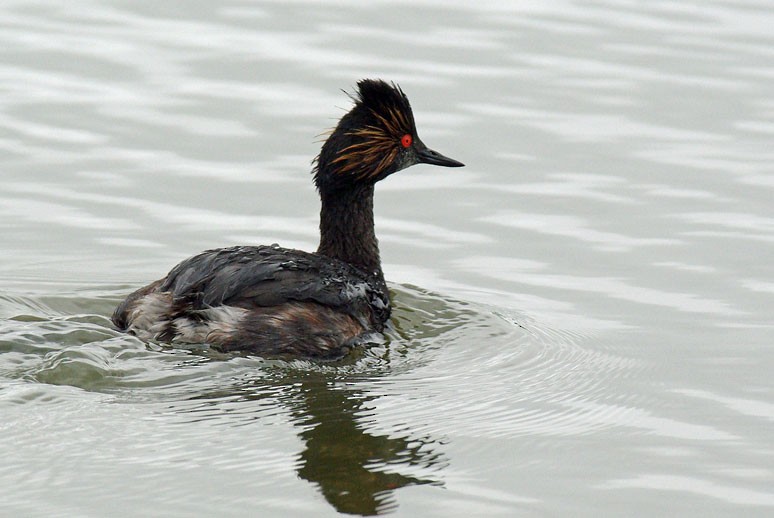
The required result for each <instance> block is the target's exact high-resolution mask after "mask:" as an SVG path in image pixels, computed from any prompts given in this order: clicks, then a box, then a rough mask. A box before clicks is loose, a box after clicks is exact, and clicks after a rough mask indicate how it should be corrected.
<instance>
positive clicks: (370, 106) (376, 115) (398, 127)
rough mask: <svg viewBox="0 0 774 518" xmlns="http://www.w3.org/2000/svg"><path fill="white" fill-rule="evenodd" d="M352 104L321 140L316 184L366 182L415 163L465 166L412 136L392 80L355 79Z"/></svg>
mask: <svg viewBox="0 0 774 518" xmlns="http://www.w3.org/2000/svg"><path fill="white" fill-rule="evenodd" d="M357 86H358V91H357V92H356V93H355V94H354V95H351V96H350V97H351V98H352V100H353V101H354V103H355V105H354V106H353V107H352V109H351V110H350V111H349V112H347V114H346V115H344V116H343V117H342V118H341V120H340V121H339V123H338V125H337V126H336V128H335V129H334V130H333V132H332V133H331V134H330V136H329V137H328V138H327V140H326V141H325V143H324V144H323V147H322V150H321V151H320V154H319V155H318V156H317V159H316V163H315V167H314V171H313V172H314V178H315V183H316V184H317V188H318V189H319V190H320V191H323V190H334V191H335V190H337V189H339V188H343V187H347V186H354V185H362V184H366V185H367V184H370V185H373V184H374V183H375V182H378V181H379V180H381V179H383V178H386V177H387V176H389V175H391V174H392V173H395V172H397V171H400V170H401V169H405V168H406V167H409V166H412V165H414V164H432V165H440V166H445V167H461V166H463V165H464V164H462V163H461V162H458V161H456V160H454V159H451V158H448V157H445V156H443V155H442V154H440V153H438V152H436V151H433V150H432V149H429V148H428V147H427V146H426V145H425V144H424V143H423V142H422V141H421V140H420V139H419V135H417V128H416V125H415V124H414V114H413V113H412V111H411V105H410V104H409V100H408V98H407V97H406V95H405V94H404V93H403V91H402V90H401V89H400V87H398V86H397V85H395V84H388V83H386V82H384V81H382V80H378V79H363V80H362V81H359V82H358V84H357Z"/></svg>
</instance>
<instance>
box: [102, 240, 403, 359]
mask: <svg viewBox="0 0 774 518" xmlns="http://www.w3.org/2000/svg"><path fill="white" fill-rule="evenodd" d="M389 314H390V305H389V299H388V294H387V289H386V286H385V284H384V281H383V279H382V278H381V276H375V275H369V274H367V273H365V272H362V271H360V270H358V269H357V268H354V267H353V266H351V265H349V264H347V263H345V262H342V261H338V260H335V259H331V258H328V257H325V256H322V255H319V254H312V253H308V252H303V251H300V250H291V249H286V248H281V247H279V246H276V245H272V246H256V247H232V248H221V249H216V250H208V251H206V252H202V253H201V254H198V255H196V256H194V257H191V258H189V259H186V260H185V261H183V262H181V263H180V264H178V265H177V266H176V267H175V268H173V269H172V271H170V272H169V274H168V275H167V276H166V277H164V278H163V279H160V280H158V281H156V282H154V283H151V284H150V285H148V286H145V287H144V288H141V289H139V290H137V291H136V292H134V293H133V294H131V295H130V296H129V297H127V299H126V300H125V301H124V302H123V303H122V304H121V305H119V306H118V308H117V309H116V311H115V313H114V314H113V322H114V323H115V325H116V326H117V327H118V328H119V329H122V330H126V331H129V332H131V333H133V334H136V335H137V336H139V337H140V338H143V339H155V340H161V341H182V342H191V343H201V342H206V343H209V344H211V345H214V346H216V347H217V348H219V349H221V350H226V351H231V350H245V351H250V352H255V353H258V354H290V355H305V356H331V355H339V354H342V353H344V352H346V349H347V348H348V347H349V346H351V345H352V344H353V343H355V342H356V341H358V339H359V338H361V337H362V336H363V335H365V334H368V333H371V332H379V331H381V330H382V329H383V325H384V322H385V321H386V320H387V319H388V318H389Z"/></svg>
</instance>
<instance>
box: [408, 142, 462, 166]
mask: <svg viewBox="0 0 774 518" xmlns="http://www.w3.org/2000/svg"><path fill="white" fill-rule="evenodd" d="M417 157H419V163H420V164H431V165H442V166H444V167H462V166H464V165H465V164H463V163H462V162H458V161H456V160H454V159H453V158H449V157H447V156H443V155H442V154H441V153H439V152H438V151H433V150H432V149H430V148H429V147H426V146H425V145H424V144H423V145H422V147H421V148H420V149H418V150H417Z"/></svg>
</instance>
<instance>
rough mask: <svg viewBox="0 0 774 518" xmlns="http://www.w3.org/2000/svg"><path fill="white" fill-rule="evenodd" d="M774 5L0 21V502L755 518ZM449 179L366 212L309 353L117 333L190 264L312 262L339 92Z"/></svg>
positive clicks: (304, 11) (108, 14) (769, 307)
mask: <svg viewBox="0 0 774 518" xmlns="http://www.w3.org/2000/svg"><path fill="white" fill-rule="evenodd" d="M773 26H774V8H773V7H772V6H771V5H770V2H763V1H761V2H756V1H740V2H733V3H727V2H704V3H698V4H697V3H685V2H669V1H667V2H653V3H647V4H646V3H636V2H605V1H602V2H593V3H577V2H560V3H543V2H532V3H530V2H484V3H477V4H475V6H474V4H473V3H470V2H440V3H439V2H429V1H425V2H423V1H419V2H412V3H400V2H368V3H362V2H346V1H343V2H336V3H328V4H325V5H320V4H318V3H314V2H303V1H299V2H240V1H225V2H216V3H214V2H186V3H182V2H181V3H170V2H148V1H133V2H121V1H95V2H88V1H85V0H76V1H74V2H69V3H68V4H67V5H66V6H65V5H64V4H62V3H61V2H53V1H49V2H47V1H45V0H44V1H41V2H34V3H31V2H26V1H25V2H22V1H14V0H6V1H4V2H3V3H2V5H0V235H2V236H3V243H4V246H3V247H1V249H0V319H1V320H0V412H1V413H2V420H0V431H1V432H2V437H3V441H2V446H0V457H2V459H3V462H2V463H0V511H1V512H0V514H3V515H6V514H7V515H19V516H86V515H93V516H101V515H108V514H110V515H113V514H116V512H118V513H119V514H122V515H127V516H148V515H157V516H245V515H262V516H271V515H282V516H291V515H294V516H309V515H312V514H314V515H335V514H337V513H349V514H356V515H358V514H360V515H370V514H377V513H396V514H398V515H405V516H490V515H506V516H513V515H522V514H524V515H530V516H532V515H536V516H546V515H556V516H565V515H573V516H577V515H585V516H600V515H643V516H654V515H681V516H691V515H693V516H696V515H701V516H704V515H707V514H711V515H719V514H720V515H729V516H753V515H760V516H768V515H771V514H772V513H774V490H772V487H774V381H773V380H774V377H772V374H771V373H772V372H774V342H773V340H772V330H773V329H774V319H773V317H772V315H774V266H773V265H774V203H773V202H772V200H774V168H773V167H772V164H773V163H774V147H773V146H772V141H774V87H772V84H774V33H773V32H772V30H771V27H773ZM362 77H382V78H385V79H390V80H394V81H397V82H399V83H400V84H401V86H402V87H403V89H404V90H405V91H406V92H407V94H408V95H409V97H410V98H411V100H412V104H413V106H414V109H415V116H416V119H417V123H418V127H419V131H420V133H421V135H422V138H423V140H424V141H425V142H427V143H428V144H429V145H431V146H432V147H434V148H436V149H438V150H439V151H440V152H442V153H444V154H448V155H449V156H452V157H454V158H457V159H459V160H461V161H463V162H465V163H466V164H467V167H466V168H464V169H456V170H441V169H432V168H428V167H423V166H418V167H415V168H412V169H409V170H407V171H404V172H401V173H400V174H398V175H395V176H394V177H391V178H390V179H388V180H386V181H385V182H382V183H381V184H380V185H379V188H378V189H377V191H378V192H377V199H376V205H377V207H376V212H377V233H378V236H379V238H380V244H381V249H382V257H383V260H384V269H385V273H386V276H387V277H388V279H389V280H390V281H391V290H392V294H393V298H394V304H395V315H394V319H393V325H392V327H391V329H390V330H389V332H388V333H387V334H386V335H385V337H384V339H383V340H382V341H380V342H379V343H377V344H375V345H374V346H373V347H371V348H369V349H368V350H365V351H358V352H357V353H356V354H353V355H352V356H350V357H348V358H346V359H344V360H341V361H338V362H333V363H315V362H309V361H301V360H298V361H279V360H264V359H261V358H256V357H249V356H247V357H244V356H237V357H234V356H224V355H219V354H217V353H214V352H212V351H209V350H207V349H206V348H199V349H196V348H193V349H173V348H169V347H163V346H160V345H157V344H145V343H142V342H140V341H139V340H136V339H134V338H132V337H127V336H125V335H122V334H120V333H118V332H116V331H114V330H113V329H112V328H111V326H110V323H109V315H110V314H111V312H112V310H113V308H114V307H115V305H116V304H117V303H118V302H119V301H120V300H121V299H122V297H123V296H125V295H126V294H127V293H129V292H130V291H132V290H133V289H136V288H137V287H138V286H140V285H143V284H145V283H147V282H149V281H151V280H154V279H156V278H158V277H160V276H161V275H163V274H164V273H166V271H168V269H169V268H170V267H171V266H173V265H174V264H175V263H176V262H178V261H180V260H181V259H183V258H185V257H187V256H189V255H192V254H193V253H196V252H198V251H200V250H203V249H206V248H212V247H217V246H227V245H232V244H237V243H241V244H246V243H273V242H280V243H281V244H283V245H285V246H290V247H299V248H305V249H314V248H315V246H316V241H317V212H318V201H317V197H316V194H315V192H314V189H313V187H312V185H311V181H310V180H311V179H310V176H309V174H308V171H309V169H310V160H311V158H312V157H314V156H315V155H316V153H317V150H318V148H319V142H317V141H318V140H319V135H320V134H321V133H323V132H324V130H325V129H326V128H328V127H331V126H333V125H334V124H335V122H336V120H337V118H338V117H340V116H341V114H343V113H344V111H345V110H346V109H347V107H348V100H347V98H346V96H344V95H343V94H342V93H341V92H340V91H339V90H340V89H342V88H343V89H347V90H351V88H352V86H353V85H354V83H355V81H357V79H359V78H362Z"/></svg>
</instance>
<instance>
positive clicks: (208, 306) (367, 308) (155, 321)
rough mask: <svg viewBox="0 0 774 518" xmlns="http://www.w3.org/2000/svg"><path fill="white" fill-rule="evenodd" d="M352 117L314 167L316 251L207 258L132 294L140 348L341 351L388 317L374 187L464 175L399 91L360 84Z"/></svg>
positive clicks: (129, 324)
mask: <svg viewBox="0 0 774 518" xmlns="http://www.w3.org/2000/svg"><path fill="white" fill-rule="evenodd" d="M352 99H353V101H354V103H355V104H354V106H353V108H352V109H351V110H350V111H349V112H348V113H347V114H346V115H344V116H343V117H342V118H341V120H340V121H339V124H338V125H337V126H336V128H335V129H334V130H333V132H332V133H331V135H330V136H329V137H328V139H327V140H326V141H325V143H324V144H323V147H322V150H321V152H320V155H319V156H318V157H317V159H316V164H315V167H314V171H313V173H314V181H315V184H316V186H317V190H318V192H319V193H320V199H321V202H322V209H321V212H320V246H319V248H318V250H317V252H316V253H309V252H303V251H300V250H289V249H285V248H281V247H279V246H277V245H272V246H242V247H232V248H222V249H216V250H208V251H206V252H202V253H201V254H199V255H196V256H194V257H191V258H189V259H186V260H185V261H183V262H181V263H180V264H178V265H177V266H175V267H174V268H173V269H172V271H170V272H169V274H167V276H166V277H164V278H163V279H160V280H158V281H156V282H153V283H151V284H149V285H148V286H145V287H143V288H140V289H139V290H137V291H135V292H134V293H132V294H131V295H129V296H128V297H127V298H126V300H124V301H123V302H122V303H121V304H120V305H119V306H118V308H116V310H115V312H114V313H113V323H114V324H115V325H116V326H117V327H118V328H119V329H121V330H123V331H127V332H129V333H132V334H135V335H137V336H139V337H141V338H143V339H154V340H160V341H166V342H173V341H175V342H192V343H205V342H206V343H209V344H211V345H212V346H214V347H216V348H218V349H220V350H224V351H234V350H242V351H249V352H253V353H256V354H262V355H294V356H316V357H330V356H338V355H341V354H343V353H345V352H346V351H347V350H348V349H349V348H350V347H351V346H353V345H356V344H357V343H358V342H360V341H362V339H363V338H364V337H366V336H367V335H369V334H371V333H374V332H381V331H382V330H383V328H384V324H385V322H386V321H387V320H388V319H389V317H390V301H389V294H388V291H387V285H386V283H385V281H384V275H383V274H382V268H381V262H380V259H379V248H378V243H377V240H376V236H375V234H374V219H373V193H374V184H375V183H376V182H377V181H379V180H381V179H383V178H386V177H387V176H389V175H390V174H392V173H394V172H396V171H399V170H400V169H404V168H406V167H409V166H411V165H414V164H416V163H427V164H434V165H442V166H447V167H459V166H462V165H463V164H461V163H460V162H457V161H456V160H452V159H450V158H446V157H444V156H443V155H440V154H438V153H436V152H435V151H432V150H430V149H428V148H427V147H426V146H425V145H424V144H423V143H422V141H421V140H420V139H419V136H418V135H417V132H416V127H415V124H414V116H413V114H412V111H411V106H410V105H409V101H408V98H406V96H405V94H403V92H402V91H401V90H400V88H399V87H398V86H396V85H394V84H393V85H390V84H387V83H385V82H384V81H381V80H370V79H366V80H363V81H360V82H359V83H358V92H357V94H356V95H354V96H353V97H352Z"/></svg>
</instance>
